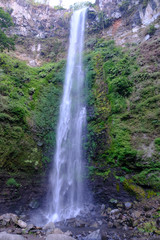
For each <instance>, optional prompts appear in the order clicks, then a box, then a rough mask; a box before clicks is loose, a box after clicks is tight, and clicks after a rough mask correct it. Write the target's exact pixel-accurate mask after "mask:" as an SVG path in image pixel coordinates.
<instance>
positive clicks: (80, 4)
mask: <svg viewBox="0 0 160 240" xmlns="http://www.w3.org/2000/svg"><path fill="white" fill-rule="evenodd" d="M93 5H94V4H92V3H91V2H88V1H84V2H77V3H74V4H73V5H71V6H70V9H72V10H78V9H81V8H83V7H88V6H89V7H91V6H93Z"/></svg>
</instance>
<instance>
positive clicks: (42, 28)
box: [0, 0, 71, 67]
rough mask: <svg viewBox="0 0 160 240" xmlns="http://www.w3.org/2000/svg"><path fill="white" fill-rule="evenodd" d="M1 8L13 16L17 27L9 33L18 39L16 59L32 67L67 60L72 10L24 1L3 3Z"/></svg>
mask: <svg viewBox="0 0 160 240" xmlns="http://www.w3.org/2000/svg"><path fill="white" fill-rule="evenodd" d="M0 7H3V8H4V9H6V10H7V11H9V12H10V13H11V16H12V18H13V22H14V24H15V25H14V27H12V28H10V29H8V32H7V33H8V34H9V35H14V34H16V35H17V36H18V38H17V40H16V51H15V52H14V53H13V55H14V56H15V57H17V58H19V59H20V60H25V61H26V62H28V64H29V65H30V66H33V67H36V66H39V65H41V64H42V63H43V62H46V61H57V60H59V59H61V58H64V56H65V53H66V52H67V46H68V38H69V27H70V24H69V22H70V17H71V13H70V11H69V10H55V9H53V8H51V7H50V6H46V5H38V6H34V5H31V4H29V3H28V2H27V1H25V0H9V1H5V0H2V1H0Z"/></svg>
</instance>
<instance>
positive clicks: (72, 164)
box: [48, 9, 86, 221]
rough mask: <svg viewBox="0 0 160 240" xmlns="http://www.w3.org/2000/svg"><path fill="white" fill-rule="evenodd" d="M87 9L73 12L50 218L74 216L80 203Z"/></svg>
mask: <svg viewBox="0 0 160 240" xmlns="http://www.w3.org/2000/svg"><path fill="white" fill-rule="evenodd" d="M85 18H86V9H81V10H78V11H75V12H74V13H73V16H72V19H71V32H70V45H69V52H68V59H67V69H66V75H65V83H64V90H63V97H62V102H61V106H60V114H59V122H58V128H57V136H56V152H55V156H54V161H53V162H54V163H53V170H52V172H51V190H50V191H51V199H49V201H48V204H49V216H48V218H49V220H50V221H58V220H62V219H66V218H69V217H74V216H76V215H77V214H78V213H79V212H80V210H81V209H82V206H83V195H84V194H83V191H84V186H83V185H84V184H83V174H84V164H83V156H82V133H83V129H84V126H85V122H86V107H85V102H84V71H83V64H82V54H83V45H84V31H85Z"/></svg>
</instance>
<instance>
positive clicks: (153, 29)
mask: <svg viewBox="0 0 160 240" xmlns="http://www.w3.org/2000/svg"><path fill="white" fill-rule="evenodd" d="M155 31H156V28H155V26H154V25H150V26H149V29H148V31H147V33H148V34H149V35H150V36H152V35H154V33H155Z"/></svg>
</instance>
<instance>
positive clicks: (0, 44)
mask: <svg viewBox="0 0 160 240" xmlns="http://www.w3.org/2000/svg"><path fill="white" fill-rule="evenodd" d="M11 26H13V22H12V18H11V16H10V15H9V13H7V12H5V11H4V10H3V9H2V8H1V7H0V51H1V52H3V50H4V49H8V51H9V50H10V49H14V44H15V43H14V41H15V36H14V37H7V35H6V34H5V29H7V28H8V27H11Z"/></svg>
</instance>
